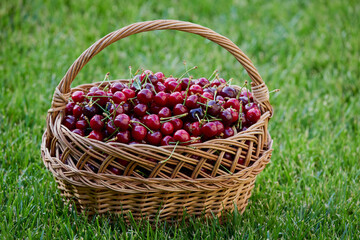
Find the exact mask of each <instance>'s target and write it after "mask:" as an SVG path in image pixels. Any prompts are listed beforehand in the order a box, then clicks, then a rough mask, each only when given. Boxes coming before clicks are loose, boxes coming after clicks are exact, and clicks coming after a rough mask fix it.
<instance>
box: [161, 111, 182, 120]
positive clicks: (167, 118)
mask: <svg viewBox="0 0 360 240" xmlns="http://www.w3.org/2000/svg"><path fill="white" fill-rule="evenodd" d="M187 115H188V113H183V114H180V115H175V116H171V117H162V118H160V120H169V119H172V120H173V119H176V118H182V117H185V116H187Z"/></svg>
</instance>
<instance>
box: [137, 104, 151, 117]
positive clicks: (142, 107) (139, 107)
mask: <svg viewBox="0 0 360 240" xmlns="http://www.w3.org/2000/svg"><path fill="white" fill-rule="evenodd" d="M147 110H148V107H147V106H146V105H145V104H142V103H139V104H137V105H136V106H135V107H134V113H135V115H136V116H138V117H142V116H144V115H145V114H146V111H147Z"/></svg>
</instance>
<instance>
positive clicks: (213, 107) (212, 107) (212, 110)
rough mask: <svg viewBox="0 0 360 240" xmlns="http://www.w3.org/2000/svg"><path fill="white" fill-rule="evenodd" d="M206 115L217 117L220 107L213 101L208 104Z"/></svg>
mask: <svg viewBox="0 0 360 240" xmlns="http://www.w3.org/2000/svg"><path fill="white" fill-rule="evenodd" d="M207 105H208V107H207V113H208V114H210V115H211V116H214V117H217V116H218V115H219V114H220V111H221V107H220V105H219V104H217V102H216V101H215V100H211V101H209V102H208V104H207Z"/></svg>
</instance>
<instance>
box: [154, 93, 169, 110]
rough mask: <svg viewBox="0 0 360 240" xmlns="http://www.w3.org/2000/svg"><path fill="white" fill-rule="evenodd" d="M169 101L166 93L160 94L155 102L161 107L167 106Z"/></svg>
mask: <svg viewBox="0 0 360 240" xmlns="http://www.w3.org/2000/svg"><path fill="white" fill-rule="evenodd" d="M167 100H168V95H167V94H166V93H165V92H158V93H157V94H156V95H155V97H154V102H155V103H156V104H157V105H158V106H160V107H163V106H166V104H167Z"/></svg>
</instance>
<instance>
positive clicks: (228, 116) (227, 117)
mask: <svg viewBox="0 0 360 240" xmlns="http://www.w3.org/2000/svg"><path fill="white" fill-rule="evenodd" d="M219 116H220V118H221V119H222V123H223V124H224V125H225V126H229V125H231V124H232V123H233V116H232V112H231V111H230V109H229V108H228V109H225V110H224V111H222V112H220V115H219Z"/></svg>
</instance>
